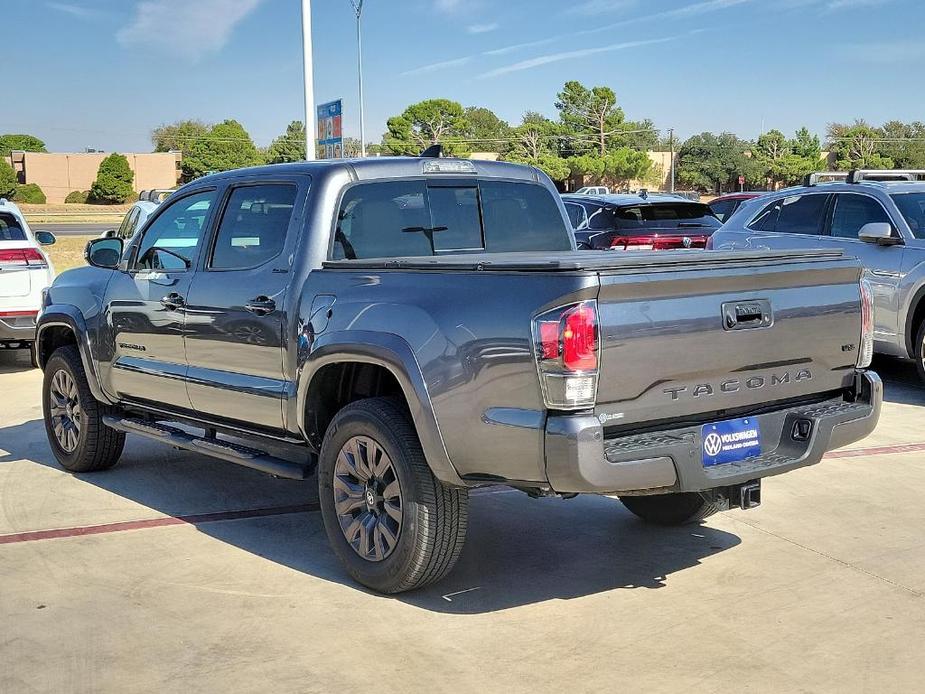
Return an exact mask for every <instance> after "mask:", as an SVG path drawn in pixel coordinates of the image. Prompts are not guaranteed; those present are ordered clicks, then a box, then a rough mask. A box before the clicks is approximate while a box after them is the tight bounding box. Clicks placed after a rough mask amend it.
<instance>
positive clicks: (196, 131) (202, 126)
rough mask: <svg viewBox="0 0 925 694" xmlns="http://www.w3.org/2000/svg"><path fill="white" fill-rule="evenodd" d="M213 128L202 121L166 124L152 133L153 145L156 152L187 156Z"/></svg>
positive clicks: (181, 121)
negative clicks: (196, 143) (194, 145)
mask: <svg viewBox="0 0 925 694" xmlns="http://www.w3.org/2000/svg"><path fill="white" fill-rule="evenodd" d="M211 127H212V126H210V125H208V124H206V123H203V122H202V121H201V120H180V121H177V122H176V123H165V124H164V125H160V126H158V127H156V128H155V129H154V130H152V131H151V144H153V145H154V151H155V152H182V153H183V155H184V156H186V155H187V154H188V153H189V151H190V149H191V148H192V146H193V143H194V142H196V141H197V140H199V139H200V138H203V137H205V136H206V135H208V134H209V129H210V128H211Z"/></svg>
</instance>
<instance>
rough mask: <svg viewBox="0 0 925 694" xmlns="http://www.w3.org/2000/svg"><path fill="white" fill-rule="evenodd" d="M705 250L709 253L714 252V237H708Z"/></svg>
mask: <svg viewBox="0 0 925 694" xmlns="http://www.w3.org/2000/svg"><path fill="white" fill-rule="evenodd" d="M704 248H705V249H706V250H708V251H712V250H713V237H712V236H708V237H707V244H706V245H705V246H704Z"/></svg>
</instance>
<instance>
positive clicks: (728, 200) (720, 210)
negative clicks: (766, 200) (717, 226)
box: [709, 190, 768, 222]
mask: <svg viewBox="0 0 925 694" xmlns="http://www.w3.org/2000/svg"><path fill="white" fill-rule="evenodd" d="M767 194H768V193H767V191H763V190H762V191H758V190H752V191H745V192H743V193H729V194H727V195H720V196H719V197H718V198H714V199H713V200H712V201H711V202H710V203H709V205H710V209H711V210H713V214H715V215H716V218H717V219H718V220H719V221H721V222H725V221H726V220H727V219H729V218H730V217H731V216H732V214H733V213H734V212H735V211H736V210H737V209H739V207H741V206H742V203H743V202H745V201H746V200H753V199H755V198H760V197H761V196H762V195H767Z"/></svg>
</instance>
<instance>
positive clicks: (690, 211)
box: [610, 202, 721, 234]
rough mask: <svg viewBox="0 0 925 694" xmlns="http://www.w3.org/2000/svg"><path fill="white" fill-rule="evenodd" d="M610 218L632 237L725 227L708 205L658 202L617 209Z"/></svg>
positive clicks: (611, 211) (611, 212) (617, 227)
mask: <svg viewBox="0 0 925 694" xmlns="http://www.w3.org/2000/svg"><path fill="white" fill-rule="evenodd" d="M610 216H611V219H612V220H613V226H614V228H615V229H619V230H620V231H623V232H625V233H630V234H632V233H634V232H635V233H637V234H645V233H648V232H650V231H652V230H654V229H668V230H673V231H679V232H687V230H690V229H695V230H701V231H702V230H710V231H712V230H713V229H719V227H720V225H721V222H720V221H719V220H718V219H717V218H716V217H715V216H714V214H713V212H712V211H711V210H710V208H709V207H708V206H707V205H704V204H702V203H696V202H654V203H649V204H647V205H629V206H625V207H614V208H611V210H610Z"/></svg>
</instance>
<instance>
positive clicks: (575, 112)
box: [556, 80, 625, 156]
mask: <svg viewBox="0 0 925 694" xmlns="http://www.w3.org/2000/svg"><path fill="white" fill-rule="evenodd" d="M556 108H557V109H558V110H559V119H560V121H561V122H562V125H564V126H565V128H566V129H567V131H568V133H569V135H570V138H569V146H568V149H569V150H570V153H572V154H576V155H580V154H585V153H587V152H590V151H592V150H597V153H598V154H600V155H602V156H603V155H604V153H605V152H606V151H607V146H608V141H609V140H610V139H611V138H613V137H615V134H614V131H622V130H625V127H624V120H625V116H624V114H623V109H622V108H620V107H619V106H617V96H616V94H614V91H613V90H612V89H611V88H610V87H592V88H591V89H588V88H587V87H585V86H584V85H583V84H581V82H576V81H574V80H572V81H570V82H566V83H565V85H564V86H563V87H562V91H561V92H559V94H558V96H557V98H556Z"/></svg>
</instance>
